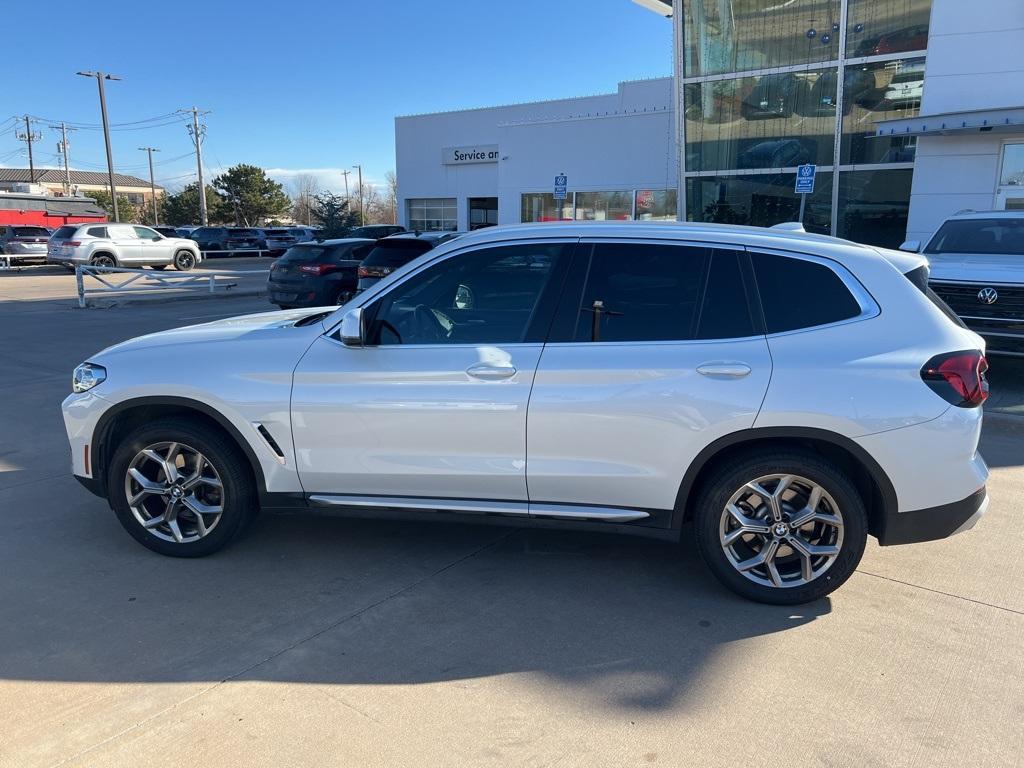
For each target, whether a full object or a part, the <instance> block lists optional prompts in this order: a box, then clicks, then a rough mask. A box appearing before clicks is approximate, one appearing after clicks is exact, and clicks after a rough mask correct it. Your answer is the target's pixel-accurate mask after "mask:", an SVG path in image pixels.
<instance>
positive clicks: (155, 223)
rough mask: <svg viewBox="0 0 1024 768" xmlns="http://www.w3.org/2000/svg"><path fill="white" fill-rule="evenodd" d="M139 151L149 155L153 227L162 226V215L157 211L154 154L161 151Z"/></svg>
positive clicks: (151, 149)
mask: <svg viewBox="0 0 1024 768" xmlns="http://www.w3.org/2000/svg"><path fill="white" fill-rule="evenodd" d="M139 151H141V152H145V153H147V154H148V155H149V194H150V195H151V196H152V199H153V226H154V227H155V226H158V225H159V224H160V215H159V214H158V213H157V210H156V182H155V181H154V180H153V153H154V152H159V151H160V150H159V149H157V148H156V147H139Z"/></svg>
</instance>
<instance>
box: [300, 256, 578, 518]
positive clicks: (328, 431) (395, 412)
mask: <svg viewBox="0 0 1024 768" xmlns="http://www.w3.org/2000/svg"><path fill="white" fill-rule="evenodd" d="M573 247H574V242H565V241H562V242H553V241H544V242H533V243H515V244H508V245H497V244H491V245H487V246H484V247H480V248H475V249H469V250H463V251H459V252H456V253H455V254H453V255H450V256H444V257H442V258H441V259H440V260H439V261H436V262H433V263H430V264H429V265H427V266H425V267H423V268H422V269H420V270H419V271H417V272H414V273H413V274H411V275H410V276H409V277H407V278H406V279H405V280H404V281H402V282H400V283H398V284H397V285H395V286H393V287H392V288H391V289H390V290H389V291H387V292H386V293H384V294H383V295H382V296H380V297H376V298H374V299H371V300H370V301H368V302H366V303H365V304H364V311H365V312H366V316H367V336H366V340H367V343H366V346H364V347H349V346H345V345H344V344H342V343H341V342H340V341H338V340H337V336H336V335H334V334H331V333H328V334H326V335H324V336H322V337H321V338H319V339H318V340H317V341H316V342H315V343H314V344H313V345H312V347H310V349H309V351H308V352H307V353H306V355H305V356H304V357H303V358H302V360H301V361H300V362H299V365H298V367H297V368H296V371H295V375H294V385H293V390H292V429H293V437H294V441H295V446H296V456H297V461H298V470H299V476H300V479H301V482H302V486H303V488H304V489H305V491H306V492H307V493H311V494H318V495H325V494H330V495H350V496H366V495H374V496H388V497H396V496H397V497H419V498H433V499H474V500H491V501H514V502H519V503H523V504H524V505H525V502H526V499H527V495H526V409H527V403H528V401H529V397H530V389H531V387H532V385H533V377H534V373H535V371H536V367H537V361H538V360H539V358H540V353H541V349H542V348H543V338H544V333H545V332H546V330H547V327H548V325H549V322H550V317H551V313H552V312H553V311H554V306H555V301H556V300H557V296H555V295H554V294H555V292H556V291H557V290H558V289H560V287H561V278H562V276H563V274H564V272H565V270H567V268H568V261H569V258H570V257H571V253H570V251H571V250H572V248H573ZM342 501H343V500H342Z"/></svg>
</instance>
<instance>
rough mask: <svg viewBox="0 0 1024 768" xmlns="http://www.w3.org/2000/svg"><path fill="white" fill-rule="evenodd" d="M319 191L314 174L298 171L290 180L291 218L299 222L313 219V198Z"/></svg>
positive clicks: (302, 222) (304, 222) (307, 222)
mask: <svg viewBox="0 0 1024 768" xmlns="http://www.w3.org/2000/svg"><path fill="white" fill-rule="evenodd" d="M319 192H320V187H319V186H318V185H317V183H316V176H314V175H313V174H311V173H300V174H297V175H296V176H295V179H294V180H293V181H292V218H293V219H295V221H297V222H299V223H300V224H310V223H311V222H312V221H313V213H312V211H313V205H314V202H315V201H314V198H315V197H316V196H317V194H318V193H319Z"/></svg>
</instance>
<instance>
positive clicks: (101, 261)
mask: <svg viewBox="0 0 1024 768" xmlns="http://www.w3.org/2000/svg"><path fill="white" fill-rule="evenodd" d="M92 263H93V264H94V265H95V266H97V267H116V266H117V264H115V263H114V260H113V259H112V258H111V257H110V256H97V257H96V258H94V259H93V260H92Z"/></svg>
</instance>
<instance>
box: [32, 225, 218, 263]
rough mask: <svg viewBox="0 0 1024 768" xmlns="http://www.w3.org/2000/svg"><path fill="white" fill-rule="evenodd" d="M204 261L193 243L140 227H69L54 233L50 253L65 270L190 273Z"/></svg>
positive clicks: (52, 259) (47, 259)
mask: <svg viewBox="0 0 1024 768" xmlns="http://www.w3.org/2000/svg"><path fill="white" fill-rule="evenodd" d="M200 261H202V253H200V251H199V247H198V246H197V245H196V243H195V242H193V241H192V240H186V239H184V238H181V237H164V236H163V235H161V234H160V233H159V232H157V231H156V230H154V229H150V228H149V227H143V226H139V225H137V224H134V225H133V224H66V225H64V226H63V227H59V228H58V229H57V231H56V232H54V233H53V236H52V237H51V238H50V242H49V249H48V251H47V254H46V262H47V263H48V264H60V265H62V266H65V267H74V266H75V265H76V264H93V265H95V266H99V267H152V268H153V269H164V268H166V267H168V266H173V267H174V268H175V269H177V270H179V271H181V272H187V271H188V270H190V269H192V267H194V266H195V265H196V264H198V263H199V262H200Z"/></svg>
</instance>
